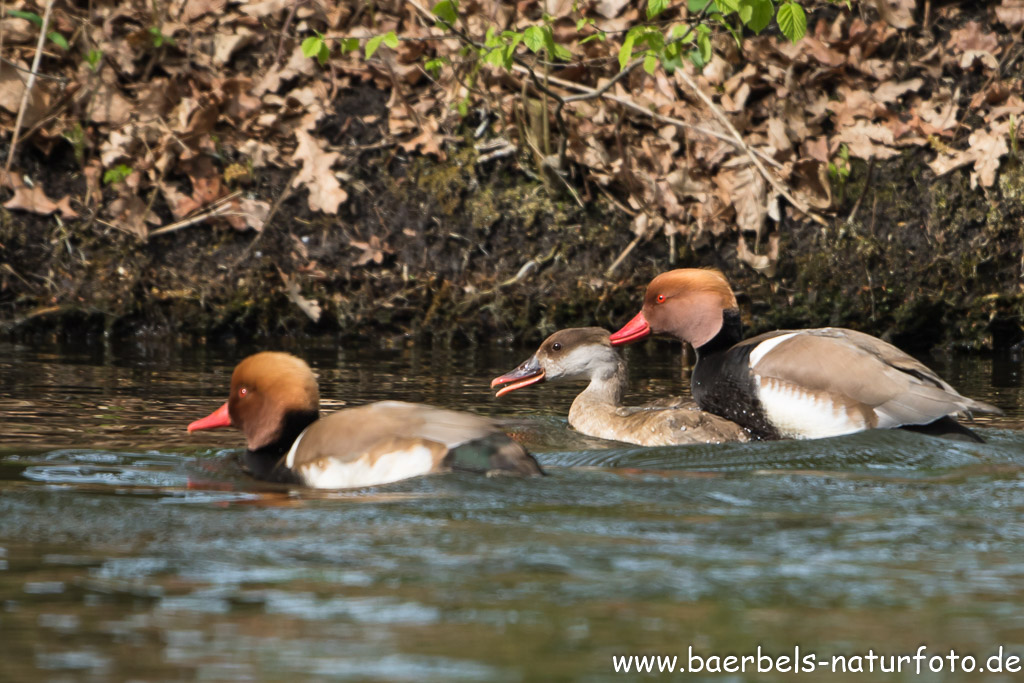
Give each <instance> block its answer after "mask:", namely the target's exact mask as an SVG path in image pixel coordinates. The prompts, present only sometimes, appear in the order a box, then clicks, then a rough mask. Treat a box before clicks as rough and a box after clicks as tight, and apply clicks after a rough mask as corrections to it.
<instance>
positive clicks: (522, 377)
mask: <svg viewBox="0 0 1024 683" xmlns="http://www.w3.org/2000/svg"><path fill="white" fill-rule="evenodd" d="M543 381H544V368H542V367H541V366H540V363H538V362H537V356H530V357H529V358H528V359H527V360H525V361H523V362H522V363H520V364H519V367H517V368H516V369H515V370H512V371H511V372H506V373H505V374H504V375H502V376H501V377H495V378H494V379H492V380H491V388H492V389H493V388H494V387H496V386H500V385H502V384H507V385H508V386H504V387H501V389H500V390H499V391H498V393H497V394H495V395H494V396H495V397H496V398H497V397H498V396H504V395H505V394H507V393H509V392H510V391H515V390H516V389H522V388H523V387H528V386H530V385H531V384H537V383H538V382H543Z"/></svg>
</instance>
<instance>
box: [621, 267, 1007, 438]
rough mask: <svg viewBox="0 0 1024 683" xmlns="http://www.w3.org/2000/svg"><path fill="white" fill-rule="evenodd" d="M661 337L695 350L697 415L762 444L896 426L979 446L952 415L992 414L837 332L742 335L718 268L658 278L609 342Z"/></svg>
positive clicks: (860, 336) (916, 367) (901, 359)
mask: <svg viewBox="0 0 1024 683" xmlns="http://www.w3.org/2000/svg"><path fill="white" fill-rule="evenodd" d="M652 333H654V334H658V333H666V334H670V335H673V336H675V337H677V338H678V339H681V340H683V341H686V342H689V343H690V344H692V345H693V348H694V349H695V350H696V354H697V362H696V364H695V365H694V368H693V374H692V376H691V379H690V387H691V391H692V392H693V397H694V398H695V399H696V401H697V405H699V406H700V407H701V408H702V409H704V410H707V411H710V412H712V413H715V414H717V415H721V416H722V417H726V418H729V419H730V420H733V421H735V422H737V423H738V424H740V425H742V426H744V427H746V428H747V429H748V430H750V432H751V433H752V434H754V435H755V436H757V437H759V438H762V439H781V438H796V439H814V438H820V437H827V436H837V435H840V434H849V433H852V432H859V431H862V430H866V429H876V428H878V429H891V428H904V429H911V430H914V431H920V432H925V433H928V434H934V435H938V436H945V437H950V438H959V439H962V440H968V441H982V439H981V438H980V437H979V436H977V435H976V434H975V433H974V432H972V431H971V430H969V429H967V428H966V427H964V426H963V425H961V424H959V423H958V422H957V421H956V420H955V419H954V417H953V416H954V415H956V414H957V413H969V412H970V411H979V412H993V413H997V412H1000V411H999V409H998V408H996V407H995V406H992V405H989V404H988V403H984V402H982V401H977V400H975V399H972V398H967V397H966V396H962V395H960V394H959V393H958V392H957V391H956V390H955V389H953V387H951V386H950V385H949V384H948V383H946V382H945V381H943V380H942V379H941V378H940V377H939V376H938V375H936V374H935V373H934V372H933V371H932V370H930V369H929V368H928V367H927V366H925V365H924V364H923V363H921V362H920V361H918V360H916V359H915V358H913V357H911V356H909V355H908V354H906V353H904V352H903V351H900V350H899V349H898V348H896V347H895V346H893V345H892V344H889V343H887V342H884V341H882V340H881V339H878V338H876V337H872V336H871V335H868V334H864V333H862V332H857V331H856V330H848V329H843V328H839V327H824V328H820V329H810V330H776V331H774V332H767V333H765V334H762V335H759V336H757V337H753V338H751V339H747V340H744V339H743V330H742V324H741V322H740V313H739V308H738V306H737V304H736V297H735V296H734V295H733V292H732V289H731V288H730V287H729V283H728V282H727V281H726V279H725V276H724V275H722V273H720V272H719V271H717V270H703V269H696V268H683V269H679V270H672V271H669V272H666V273H662V274H661V275H658V276H657V277H655V278H654V279H653V280H652V281H651V283H650V284H649V285H648V287H647V294H646V295H645V297H644V304H643V309H642V310H641V311H640V312H639V313H638V314H637V315H636V316H635V317H634V318H633V319H632V320H631V321H629V322H628V323H627V324H626V325H625V326H624V327H623V328H622V329H621V330H619V331H618V332H615V333H614V334H612V335H611V337H610V339H611V343H612V344H614V345H620V344H628V343H630V342H633V341H636V340H637V339H641V338H643V337H645V336H647V335H648V334H652Z"/></svg>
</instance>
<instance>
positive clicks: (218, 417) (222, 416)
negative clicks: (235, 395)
mask: <svg viewBox="0 0 1024 683" xmlns="http://www.w3.org/2000/svg"><path fill="white" fill-rule="evenodd" d="M230 426H231V416H230V415H229V414H228V404H227V403H225V404H224V405H222V406H221V407H220V408H217V410H215V411H213V412H212V413H210V414H209V415H207V416H206V417H204V418H203V419H201V420H196V421H195V422H193V423H192V424H190V425H189V426H188V433H189V434H191V433H192V432H198V431H199V430H201V429H217V428H219V427H230Z"/></svg>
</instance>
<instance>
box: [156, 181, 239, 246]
mask: <svg viewBox="0 0 1024 683" xmlns="http://www.w3.org/2000/svg"><path fill="white" fill-rule="evenodd" d="M241 194H242V193H241V192H240V191H235V192H232V193H231V194H227V195H224V196H223V197H221V198H220V199H218V200H217V201H215V202H213V203H212V204H211V205H210V208H209V209H207V210H206V211H203V212H202V213H200V214H196V215H195V216H191V217H190V218H183V219H181V220H180V221H178V222H177V223H171V224H170V225H165V226H163V227H162V228H157V229H156V230H153V231H152V232H150V233H149V234H148V235H147V236H146V237H147V239H148V238H150V237H156V236H157V235H165V234H167V233H169V232H174V231H175V230H181V229H182V228H187V227H188V226H190V225H195V224H196V223H201V222H202V221H205V220H206V219H207V218H216V217H217V216H225V215H227V214H228V213H230V207H229V203H230V202H231V200H232V199H234V198H235V197H238V196H239V195H241Z"/></svg>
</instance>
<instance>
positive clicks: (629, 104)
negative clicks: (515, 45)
mask: <svg viewBox="0 0 1024 683" xmlns="http://www.w3.org/2000/svg"><path fill="white" fill-rule="evenodd" d="M512 68H513V70H515V71H520V72H522V71H525V69H521V68H519V67H516V66H513V67H512ZM551 82H552V83H553V84H555V85H557V86H559V87H561V88H568V89H570V90H577V91H582V92H585V93H590V92H594V90H595V89H594V88H591V87H590V86H588V85H583V84H581V83H574V82H573V81H565V80H562V79H561V78H554V77H552V78H551ZM601 97H602V98H604V99H606V100H610V101H612V102H615V103H617V104H621V105H622V106H623V107H626V108H627V109H631V110H632V111H635V112H637V113H638V114H643V115H644V116H648V117H650V118H652V119H654V120H655V121H660V122H662V123H668V124H671V125H673V126H679V127H680V128H687V129H689V130H692V131H694V132H697V133H701V134H703V135H707V136H708V137H712V138H715V139H716V140H721V141H722V142H727V143H729V144H730V145H732V146H734V147H737V148H739V147H740V145H739V144H738V143H737V142H736V140H735V139H733V137H732V136H731V135H726V134H725V133H719V132H718V131H717V130H711V129H710V128H704V127H703V126H696V125H694V124H692V123H688V122H686V121H683V120H682V119H677V118H673V117H671V116H665V115H664V114H659V113H658V112H654V111H651V110H650V109H645V108H644V107H641V106H640V105H639V104H637V103H636V102H634V101H633V100H631V99H629V98H626V97H619V96H618V95H609V94H608V93H607V92H605V93H602V94H601ZM753 151H754V154H757V155H758V156H759V157H761V159H763V160H764V161H765V163H768V164H771V165H772V166H774V167H775V168H782V164H780V163H779V162H777V161H776V160H775V159H772V158H771V157H770V156H768V155H767V154H765V153H764V152H761V151H759V150H756V149H755V150H753Z"/></svg>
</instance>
